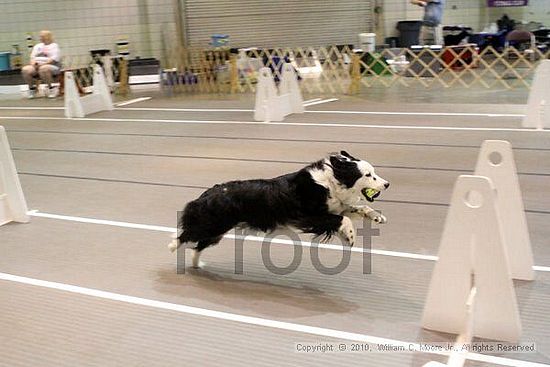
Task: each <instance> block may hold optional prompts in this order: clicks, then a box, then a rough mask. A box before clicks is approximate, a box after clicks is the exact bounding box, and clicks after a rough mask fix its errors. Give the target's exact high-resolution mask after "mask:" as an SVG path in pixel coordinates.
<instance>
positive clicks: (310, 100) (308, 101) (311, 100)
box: [303, 98, 321, 104]
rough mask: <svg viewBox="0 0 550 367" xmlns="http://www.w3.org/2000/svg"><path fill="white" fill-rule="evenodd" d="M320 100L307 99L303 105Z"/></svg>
mask: <svg viewBox="0 0 550 367" xmlns="http://www.w3.org/2000/svg"><path fill="white" fill-rule="evenodd" d="M320 100H321V98H313V99H308V100H307V101H304V102H303V103H304V104H306V103H310V102H315V101H320Z"/></svg>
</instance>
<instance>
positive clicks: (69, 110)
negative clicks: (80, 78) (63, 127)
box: [65, 65, 114, 118]
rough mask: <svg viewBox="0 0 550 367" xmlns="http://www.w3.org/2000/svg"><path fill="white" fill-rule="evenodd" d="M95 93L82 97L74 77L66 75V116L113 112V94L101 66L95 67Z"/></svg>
mask: <svg viewBox="0 0 550 367" xmlns="http://www.w3.org/2000/svg"><path fill="white" fill-rule="evenodd" d="M93 83H94V84H93V92H92V94H90V95H87V96H84V97H80V94H79V93H78V88H77V87H76V82H75V80H74V75H73V73H72V72H66V73H65V116H66V117H68V118H73V117H85V116H86V115H89V114H92V113H95V112H99V111H107V110H109V111H110V110H112V109H113V108H114V106H113V100H112V99H111V92H110V91H109V87H108V86H107V82H106V81H105V75H103V70H102V69H101V67H100V66H99V65H94V82H93Z"/></svg>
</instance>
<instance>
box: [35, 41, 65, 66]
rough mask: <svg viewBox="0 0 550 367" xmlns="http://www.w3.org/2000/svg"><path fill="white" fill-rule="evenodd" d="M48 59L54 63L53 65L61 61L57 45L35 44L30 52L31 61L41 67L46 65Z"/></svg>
mask: <svg viewBox="0 0 550 367" xmlns="http://www.w3.org/2000/svg"><path fill="white" fill-rule="evenodd" d="M48 59H52V60H53V61H54V62H53V64H54V65H56V64H59V62H60V61H61V54H60V52H59V46H58V45H57V43H50V44H49V45H46V44H44V43H37V44H36V45H34V47H33V48H32V52H31V60H34V61H36V62H37V63H38V64H39V65H42V64H46V63H47V62H48Z"/></svg>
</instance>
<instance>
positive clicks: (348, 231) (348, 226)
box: [338, 215, 356, 247]
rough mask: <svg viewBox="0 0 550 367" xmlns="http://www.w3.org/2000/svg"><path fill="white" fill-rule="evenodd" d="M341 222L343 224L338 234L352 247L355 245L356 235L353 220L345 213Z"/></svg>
mask: <svg viewBox="0 0 550 367" xmlns="http://www.w3.org/2000/svg"><path fill="white" fill-rule="evenodd" d="M340 223H341V224H340V227H339V228H338V234H339V235H340V236H342V237H343V238H344V239H345V240H346V242H347V243H348V245H349V246H350V247H353V245H355V236H356V232H355V227H354V226H353V222H352V221H351V219H349V218H348V217H346V216H345V215H343V216H342V221H341V222H340Z"/></svg>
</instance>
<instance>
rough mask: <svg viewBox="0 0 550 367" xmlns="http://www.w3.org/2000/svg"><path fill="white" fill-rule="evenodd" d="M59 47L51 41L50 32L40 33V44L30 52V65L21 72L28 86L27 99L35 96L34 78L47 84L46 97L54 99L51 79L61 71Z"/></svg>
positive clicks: (55, 91) (54, 91)
mask: <svg viewBox="0 0 550 367" xmlns="http://www.w3.org/2000/svg"><path fill="white" fill-rule="evenodd" d="M60 60H61V57H60V53H59V46H58V45H57V43H55V42H54V41H53V36H52V33H51V32H50V31H41V32H40V43H38V44H36V45H35V46H34V47H33V49H32V52H31V63H30V65H26V66H24V67H23V69H22V70H21V73H22V74H23V79H25V82H26V83H27V84H28V85H29V98H34V97H35V96H36V85H35V83H34V81H35V78H37V77H39V78H40V80H42V81H43V82H44V83H47V84H48V93H47V95H48V97H49V98H55V97H56V96H57V90H56V89H55V88H53V87H52V81H53V77H54V76H55V75H58V74H59V72H60V70H61V62H60Z"/></svg>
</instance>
